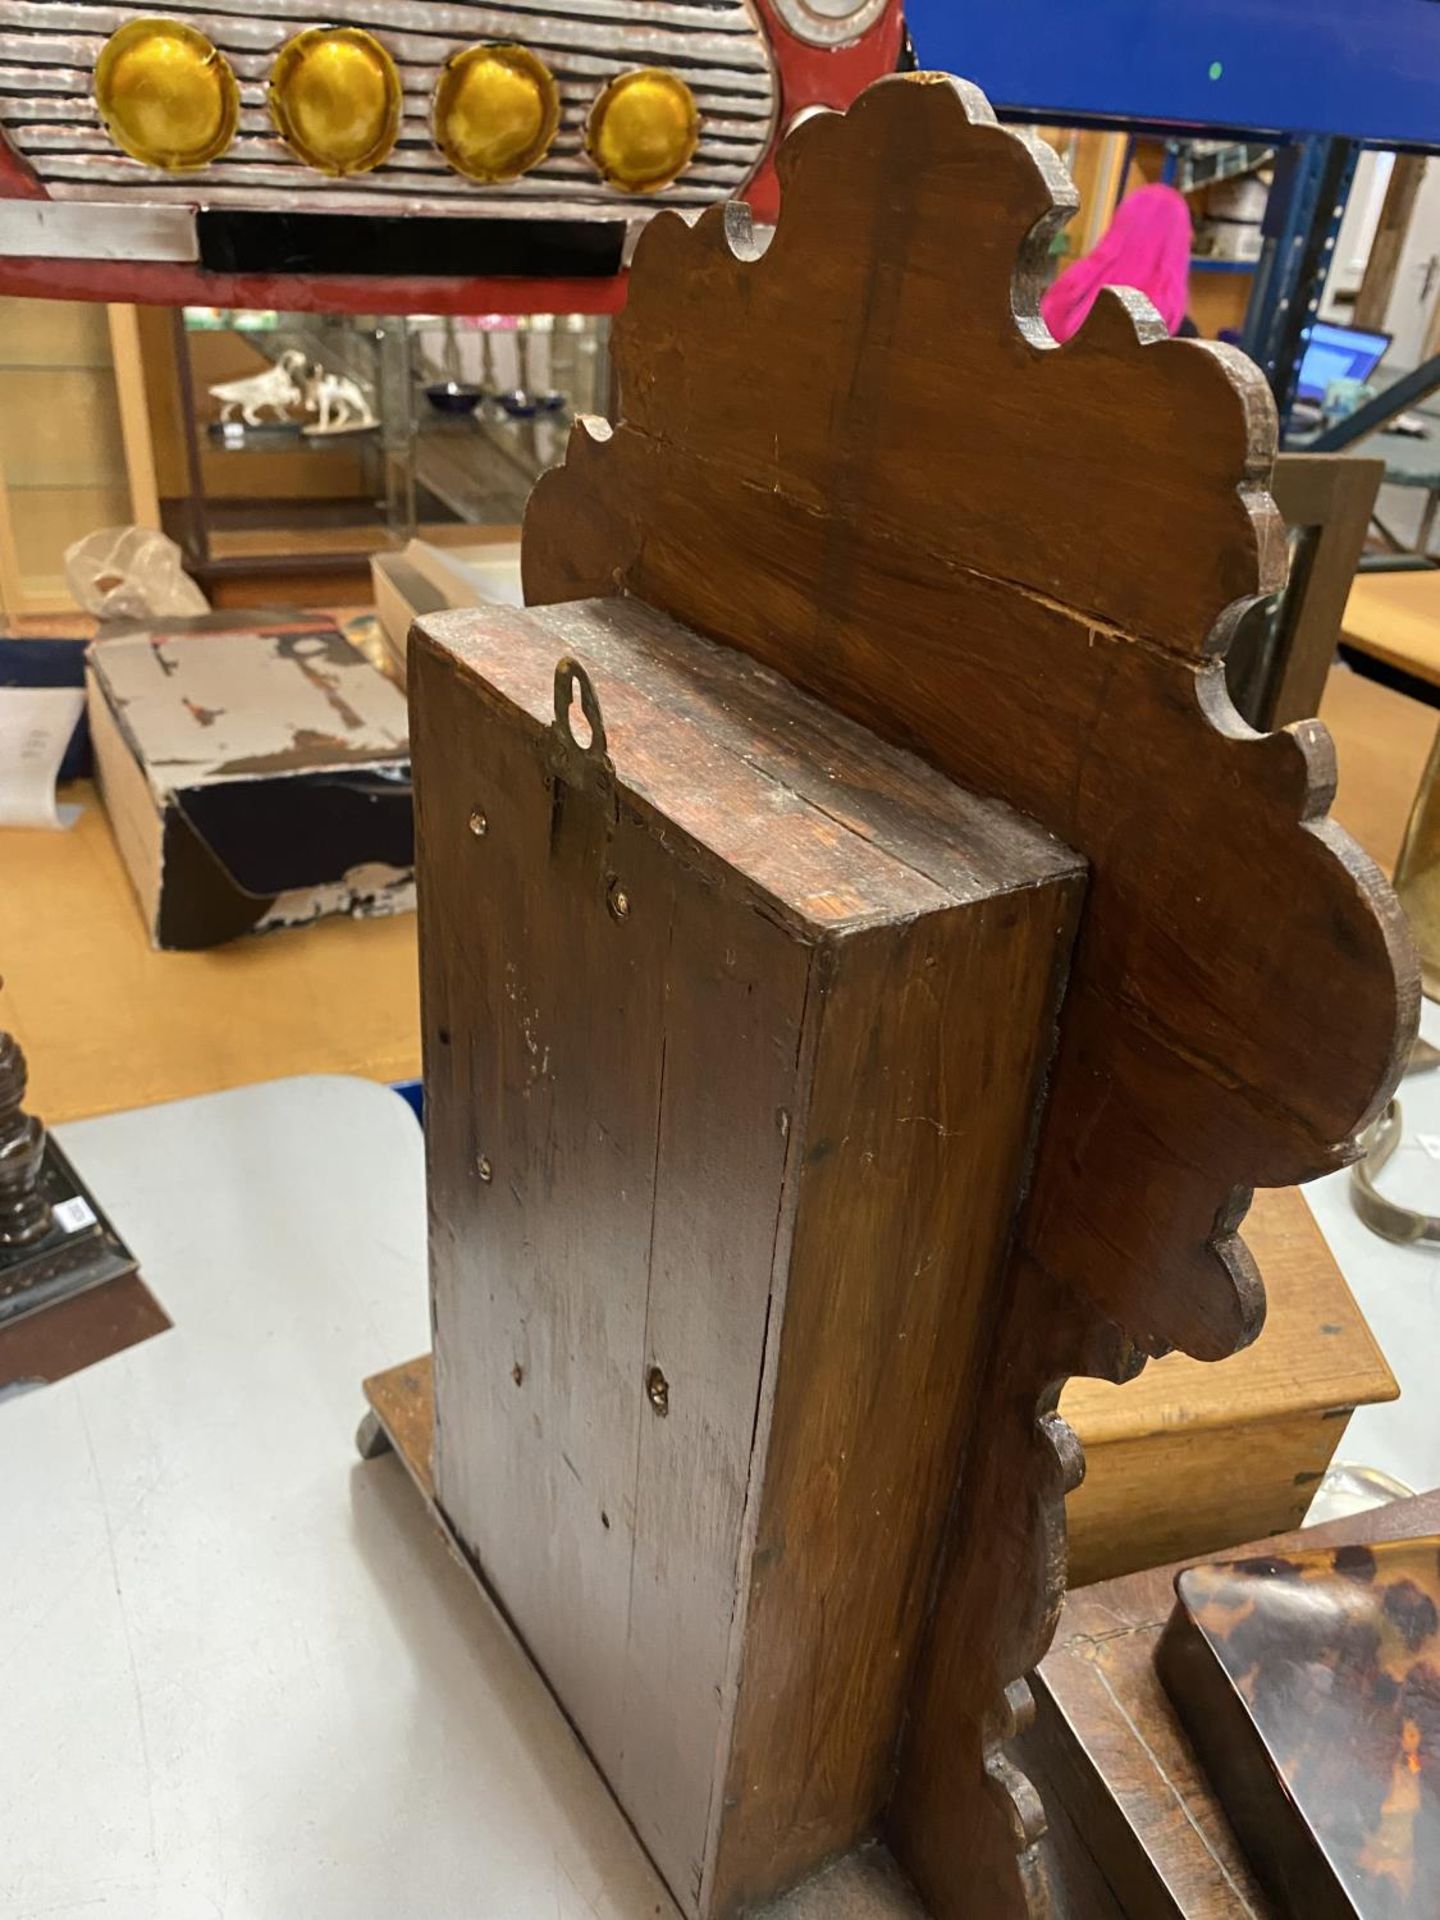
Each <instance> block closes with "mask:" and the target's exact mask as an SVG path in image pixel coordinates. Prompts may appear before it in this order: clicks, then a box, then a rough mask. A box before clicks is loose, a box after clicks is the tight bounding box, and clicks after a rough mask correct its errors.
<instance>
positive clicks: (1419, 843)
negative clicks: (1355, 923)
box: [1395, 731, 1440, 999]
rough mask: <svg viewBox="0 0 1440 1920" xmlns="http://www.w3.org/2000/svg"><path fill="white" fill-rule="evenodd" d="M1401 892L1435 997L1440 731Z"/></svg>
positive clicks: (1415, 814) (1438, 992) (1439, 948)
mask: <svg viewBox="0 0 1440 1920" xmlns="http://www.w3.org/2000/svg"><path fill="white" fill-rule="evenodd" d="M1395 893H1396V896H1397V898H1398V899H1399V901H1400V904H1401V906H1402V907H1403V908H1404V909H1405V912H1406V915H1407V917H1408V918H1409V921H1410V931H1411V932H1412V933H1413V934H1414V936H1415V944H1416V946H1417V947H1418V948H1419V949H1420V974H1421V979H1422V980H1423V982H1424V985H1425V991H1426V993H1427V994H1429V995H1430V997H1431V998H1432V999H1435V998H1437V997H1440V731H1437V733H1436V736H1435V739H1434V740H1433V741H1432V742H1431V746H1430V757H1429V759H1428V760H1427V761H1426V762H1425V771H1424V773H1423V774H1421V776H1420V786H1419V789H1418V790H1417V792H1416V795H1415V801H1414V805H1413V806H1412V807H1411V809H1410V819H1409V823H1408V824H1407V826H1406V828H1405V840H1404V843H1403V845H1402V846H1401V848H1400V858H1399V859H1398V860H1397V861H1396V862H1395Z"/></svg>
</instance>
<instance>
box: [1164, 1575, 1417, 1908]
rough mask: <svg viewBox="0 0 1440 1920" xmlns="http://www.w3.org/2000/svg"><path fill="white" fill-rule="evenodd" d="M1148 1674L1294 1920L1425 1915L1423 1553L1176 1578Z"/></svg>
mask: <svg viewBox="0 0 1440 1920" xmlns="http://www.w3.org/2000/svg"><path fill="white" fill-rule="evenodd" d="M1175 1591H1176V1596H1177V1598H1176V1605H1175V1611H1174V1613H1173V1614H1172V1615H1171V1618H1170V1623H1169V1625H1168V1626H1167V1628H1166V1630H1165V1634H1164V1637H1163V1639H1162V1640H1161V1642H1160V1645H1159V1647H1158V1648H1157V1650H1156V1654H1155V1661H1156V1666H1157V1668H1158V1670H1159V1674H1160V1678H1161V1680H1162V1681H1163V1682H1164V1685H1165V1687H1166V1690H1167V1691H1168V1693H1169V1694H1170V1696H1171V1698H1172V1699H1173V1701H1174V1702H1175V1705H1176V1708H1177V1709H1178V1711H1179V1713H1180V1717H1181V1719H1182V1720H1183V1721H1184V1723H1185V1727H1186V1730H1187V1732H1188V1733H1189V1735H1190V1737H1191V1739H1192V1740H1193V1741H1194V1743H1195V1747H1196V1749H1197V1751H1198V1752H1199V1754H1200V1757H1201V1759H1202V1760H1203V1762H1204V1764H1205V1768H1206V1770H1207V1772H1208V1773H1209V1775H1210V1779H1211V1783H1212V1785H1213V1786H1214V1788H1215V1790H1216V1792H1217V1793H1218V1794H1219V1796H1220V1799H1221V1801H1222V1803H1223V1804H1224V1807H1225V1811H1226V1813H1227V1814H1228V1815H1229V1817H1230V1820H1231V1822H1232V1824H1233V1825H1234V1827H1235V1830H1236V1832H1237V1834H1238V1835H1239V1837H1240V1839H1241V1841H1242V1843H1243V1844H1244V1847H1245V1850H1246V1852H1247V1854H1248V1855H1249V1857H1250V1862H1251V1865H1252V1866H1253V1867H1254V1869H1255V1872H1256V1874H1257V1875H1258V1877H1259V1878H1260V1879H1261V1881H1262V1882H1263V1883H1264V1884H1265V1886H1266V1889H1267V1891H1268V1892H1269V1893H1270V1895H1271V1897H1272V1898H1273V1899H1274V1900H1275V1901H1276V1903H1277V1904H1278V1905H1279V1907H1280V1910H1281V1911H1282V1913H1285V1914H1287V1915H1293V1916H1295V1920H1332V1916H1333V1920H1357V1917H1358V1920H1412V1916H1413V1920H1434V1916H1435V1915H1436V1914H1440V1798H1437V1787H1440V1665H1437V1649H1440V1634H1437V1628H1440V1606H1437V1599H1440V1540H1437V1539H1435V1538H1430V1539H1423V1540H1397V1541H1392V1542H1388V1543H1385V1544H1381V1545H1377V1546H1373V1547H1371V1546H1345V1547H1335V1548H1328V1549H1316V1550H1314V1551H1311V1552H1308V1553H1289V1554H1278V1553H1277V1554H1275V1555H1266V1556H1264V1557H1252V1558H1250V1559H1245V1560H1235V1561H1231V1562H1228V1563H1226V1564H1219V1565H1211V1566H1204V1567H1192V1568H1190V1569H1189V1570H1188V1571H1187V1572H1184V1573H1182V1574H1180V1575H1179V1577H1178V1578H1177V1579H1176V1582H1175Z"/></svg>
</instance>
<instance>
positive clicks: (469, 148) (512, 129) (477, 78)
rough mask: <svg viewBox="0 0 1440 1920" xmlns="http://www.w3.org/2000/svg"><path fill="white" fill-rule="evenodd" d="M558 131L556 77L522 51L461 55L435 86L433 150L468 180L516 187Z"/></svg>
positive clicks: (488, 49) (494, 48) (502, 48)
mask: <svg viewBox="0 0 1440 1920" xmlns="http://www.w3.org/2000/svg"><path fill="white" fill-rule="evenodd" d="M559 124H560V90H559V88H558V87H557V86H556V84H555V76H554V74H553V73H551V71H550V69H549V67H547V66H546V64H545V62H544V61H543V60H542V59H541V58H540V56H539V55H538V54H535V53H532V52H531V51H530V49H529V48H528V47H518V46H512V45H502V44H498V43H497V44H494V45H480V46H474V47H466V48H464V49H463V51H461V52H460V53H452V54H451V56H450V58H449V59H448V60H447V61H446V62H445V65H444V66H443V68H442V69H441V71H440V78H439V79H438V80H437V81H436V83H435V99H434V104H433V107H432V110H431V130H432V131H433V133H434V135H435V144H436V146H437V147H439V149H440V151H441V153H443V154H444V156H445V158H446V159H447V160H448V161H449V163H450V165H451V166H452V167H453V168H454V169H455V171H456V172H457V173H463V174H464V175H465V177H466V179H467V180H482V181H484V182H486V183H487V184H493V183H496V182H498V181H502V180H518V179H519V178H520V175H521V174H522V173H528V172H529V171H530V169H531V167H535V166H538V165H539V164H540V162H541V161H542V160H543V159H544V158H545V155H546V154H547V153H548V152H549V151H550V142H551V141H552V140H553V139H554V138H555V129H556V127H558V126H559Z"/></svg>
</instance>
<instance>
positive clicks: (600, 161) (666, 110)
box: [585, 67, 700, 193]
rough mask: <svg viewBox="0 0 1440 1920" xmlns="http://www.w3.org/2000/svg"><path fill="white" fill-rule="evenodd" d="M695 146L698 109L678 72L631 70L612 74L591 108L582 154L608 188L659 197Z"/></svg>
mask: <svg viewBox="0 0 1440 1920" xmlns="http://www.w3.org/2000/svg"><path fill="white" fill-rule="evenodd" d="M699 144H700V109H699V108H698V107H697V106H696V104H695V96H694V94H693V93H691V91H690V89H689V87H687V86H686V84H685V82H684V81H683V80H682V79H681V78H680V76H679V74H678V73H668V72H666V70H665V69H664V68H663V67H635V68H632V70H631V71H630V72H629V73H622V74H617V76H616V77H615V79H613V80H612V81H611V82H610V84H609V85H608V86H607V87H606V88H605V89H604V91H603V92H602V93H601V94H600V96H599V98H598V99H597V100H596V102H595V104H594V106H593V107H592V108H591V109H590V117H589V119H588V120H587V121H586V123H585V151H586V153H588V154H589V156H590V158H591V160H592V161H593V162H594V163H595V165H596V167H597V168H598V169H599V171H600V173H601V174H602V176H603V177H604V179H605V181H606V182H607V184H608V185H610V186H612V187H618V188H620V189H621V190H622V191H623V192H625V193H659V192H660V190H661V189H662V188H663V187H668V186H669V185H670V183H671V181H672V180H675V179H677V178H678V177H679V176H680V175H681V174H682V173H683V172H684V171H685V169H686V167H688V166H689V164H690V162H691V160H692V159H693V158H694V155H695V149H696V147H697V146H698V145H699Z"/></svg>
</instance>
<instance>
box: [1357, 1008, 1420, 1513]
mask: <svg viewBox="0 0 1440 1920" xmlns="http://www.w3.org/2000/svg"><path fill="white" fill-rule="evenodd" d="M1436 1067H1440V1050H1437V1049H1436V1048H1435V1047H1432V1046H1431V1045H1430V1042H1429V1041H1428V1040H1421V1039H1420V1038H1418V1036H1417V1038H1416V1041H1415V1044H1414V1046H1413V1047H1412V1048H1411V1050H1410V1063H1409V1065H1408V1066H1407V1067H1406V1069H1405V1078H1406V1079H1410V1078H1412V1077H1413V1076H1414V1075H1415V1074H1417V1073H1433V1072H1434V1071H1435V1069H1436ZM1404 1133H1405V1116H1404V1113H1403V1111H1402V1109H1401V1106H1400V1102H1399V1100H1398V1099H1394V1100H1391V1101H1390V1103H1389V1104H1388V1105H1387V1107H1386V1108H1385V1111H1384V1112H1383V1113H1382V1114H1381V1116H1380V1118H1379V1119H1378V1120H1376V1121H1374V1122H1372V1124H1371V1125H1370V1126H1368V1127H1367V1128H1366V1129H1365V1131H1364V1133H1362V1134H1361V1136H1360V1158H1359V1159H1358V1160H1357V1161H1356V1162H1355V1164H1354V1166H1352V1167H1351V1169H1350V1201H1351V1204H1352V1206H1353V1207H1354V1209H1355V1211H1356V1213H1358V1214H1359V1216H1360V1218H1361V1219H1362V1220H1363V1221H1364V1222H1365V1224H1366V1226H1367V1227H1369V1229H1370V1231H1371V1232H1372V1233H1378V1234H1379V1235H1380V1238H1381V1239H1382V1240H1391V1241H1393V1242H1394V1243H1395V1245H1396V1246H1400V1247H1409V1246H1413V1245H1414V1244H1415V1242H1416V1241H1417V1240H1425V1241H1437V1240H1440V1219H1437V1218H1436V1216H1435V1215H1434V1214H1431V1213H1418V1212H1416V1210H1415V1209H1414V1208H1413V1207H1406V1206H1402V1205H1401V1203H1400V1202H1399V1201H1398V1200H1392V1199H1391V1198H1390V1197H1389V1195H1388V1194H1384V1193H1381V1191H1380V1190H1379V1188H1378V1187H1377V1186H1376V1185H1375V1179H1376V1176H1377V1175H1378V1174H1380V1173H1382V1172H1383V1171H1384V1169H1385V1168H1386V1167H1387V1166H1388V1165H1389V1163H1390V1160H1391V1159H1392V1157H1393V1156H1394V1153H1395V1149H1396V1148H1397V1147H1398V1146H1399V1144H1400V1142H1401V1140H1402V1139H1403V1137H1404ZM1407 1491H1408V1489H1407Z"/></svg>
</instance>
